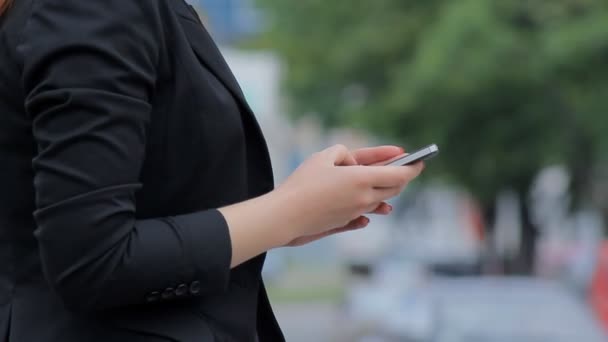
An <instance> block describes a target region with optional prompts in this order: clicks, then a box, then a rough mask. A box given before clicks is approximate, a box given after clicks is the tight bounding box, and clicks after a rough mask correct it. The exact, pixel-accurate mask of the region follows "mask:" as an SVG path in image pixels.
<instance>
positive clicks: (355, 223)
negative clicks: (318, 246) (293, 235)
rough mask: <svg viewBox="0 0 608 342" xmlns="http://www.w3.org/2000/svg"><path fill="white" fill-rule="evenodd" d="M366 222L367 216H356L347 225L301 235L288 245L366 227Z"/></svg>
mask: <svg viewBox="0 0 608 342" xmlns="http://www.w3.org/2000/svg"><path fill="white" fill-rule="evenodd" d="M368 224H369V219H368V218H367V217H365V216H359V217H358V218H356V219H354V220H352V221H350V222H349V223H348V224H347V225H345V226H343V227H339V228H334V229H331V230H328V231H326V232H323V233H319V234H315V235H309V236H303V237H300V238H298V239H296V240H294V241H292V242H291V243H290V244H289V245H290V246H301V245H305V244H308V243H311V242H314V241H317V240H321V239H323V238H326V237H328V236H331V235H334V234H339V233H344V232H347V231H352V230H357V229H362V228H365V227H367V225H368Z"/></svg>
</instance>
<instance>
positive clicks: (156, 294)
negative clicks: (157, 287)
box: [146, 291, 160, 303]
mask: <svg viewBox="0 0 608 342" xmlns="http://www.w3.org/2000/svg"><path fill="white" fill-rule="evenodd" d="M159 299H160V293H159V292H156V291H154V292H151V293H150V294H148V295H147V296H146V302H147V303H154V302H158V300H159Z"/></svg>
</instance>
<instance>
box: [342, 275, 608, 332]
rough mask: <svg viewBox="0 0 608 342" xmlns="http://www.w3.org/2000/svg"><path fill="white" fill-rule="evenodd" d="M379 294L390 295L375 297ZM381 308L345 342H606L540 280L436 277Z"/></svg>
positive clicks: (558, 289)
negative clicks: (372, 318) (357, 332)
mask: <svg viewBox="0 0 608 342" xmlns="http://www.w3.org/2000/svg"><path fill="white" fill-rule="evenodd" d="M368 290H370V291H374V290H373V289H368ZM381 294H383V295H385V296H386V295H390V294H389V293H387V292H386V291H382V290H380V291H379V292H376V295H380V296H381ZM384 302H385V303H391V304H390V305H389V304H386V305H385V306H384V308H385V310H384V311H383V312H380V310H377V309H376V311H375V312H376V313H377V316H376V317H375V319H374V322H375V324H373V325H372V324H369V322H370V321H371V319H370V318H369V317H368V319H367V325H366V326H365V329H363V330H360V331H359V334H358V335H351V336H349V338H350V341H386V342H389V341H391V342H392V341H401V342H406V341H407V342H410V341H412V342H413V341H415V342H514V341H517V342H545V341H551V342H580V341H585V342H602V341H608V338H607V337H606V335H604V332H603V331H602V329H601V327H600V325H599V323H598V321H597V319H596V318H595V317H594V316H593V313H592V312H591V310H590V308H588V307H587V305H586V304H585V302H584V300H582V299H581V298H579V297H577V296H576V295H575V294H574V293H573V292H571V291H569V290H568V289H567V288H566V287H564V286H562V285H560V284H558V283H554V282H550V281H546V280H541V279H534V278H524V277H521V278H503V277H461V278H446V277H437V278H432V279H430V280H429V281H427V282H422V283H419V286H417V287H410V288H409V289H408V290H406V291H402V292H401V293H400V294H396V292H393V296H392V298H391V299H386V298H385V299H384ZM353 323H354V324H353ZM350 324H351V325H354V326H361V325H360V324H358V323H356V322H351V323H350Z"/></svg>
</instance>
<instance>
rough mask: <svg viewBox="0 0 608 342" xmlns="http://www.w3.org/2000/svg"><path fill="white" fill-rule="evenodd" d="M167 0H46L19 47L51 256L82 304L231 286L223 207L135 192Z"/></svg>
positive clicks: (39, 233)
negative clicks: (156, 208) (189, 207)
mask: <svg viewBox="0 0 608 342" xmlns="http://www.w3.org/2000/svg"><path fill="white" fill-rule="evenodd" d="M157 2H160V1H157V0H145V1H138V0H103V1H83V0H36V1H33V3H34V5H33V8H32V13H31V17H30V18H29V21H28V23H27V26H26V28H25V30H24V32H23V39H22V41H21V43H20V45H19V47H18V52H19V54H20V56H21V58H22V59H23V79H22V81H23V88H24V91H25V95H26V96H25V98H26V100H25V107H26V112H27V114H28V116H30V117H31V120H32V129H33V137H34V140H35V145H36V147H37V149H36V150H37V153H36V156H35V158H34V160H33V168H34V185H35V190H36V207H37V209H36V211H35V213H34V216H35V220H36V223H37V229H36V231H35V236H36V238H37V240H38V242H39V247H40V253H41V260H42V267H43V270H44V273H45V276H46V277H47V279H48V281H49V283H50V284H51V286H52V287H53V289H54V290H55V291H56V292H57V294H58V295H59V296H61V298H62V299H63V300H64V302H65V303H66V305H67V306H68V307H70V308H72V309H73V310H82V311H91V310H92V311H95V310H100V309H107V308H116V307H121V306H126V305H134V304H146V303H152V302H159V301H172V300H176V299H178V298H187V297H192V296H209V295H213V294H216V293H217V292H220V291H224V290H225V289H226V287H227V284H228V278H229V273H230V258H231V245H230V236H229V232H228V227H227V224H226V221H225V220H224V218H223V217H222V215H221V214H220V212H219V211H217V210H208V211H202V212H198V213H193V214H189V215H183V216H177V217H162V218H155V219H146V220H138V219H136V210H137V206H136V203H135V197H134V193H135V191H136V190H137V189H138V188H139V187H141V186H142V184H140V183H139V174H140V171H141V168H142V163H143V159H144V154H145V145H146V126H147V124H148V123H149V121H150V119H151V118H150V113H151V104H150V103H151V100H150V96H151V94H152V93H153V90H154V87H155V82H156V80H157V69H158V64H159V56H160V55H161V51H162V49H164V48H165V46H164V38H163V33H162V32H163V26H162V24H161V22H162V21H161V19H160V18H161V17H162V15H163V13H162V11H163V10H161V9H160V6H159V5H158V4H157Z"/></svg>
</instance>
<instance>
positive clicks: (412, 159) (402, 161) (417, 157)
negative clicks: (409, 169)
mask: <svg viewBox="0 0 608 342" xmlns="http://www.w3.org/2000/svg"><path fill="white" fill-rule="evenodd" d="M438 153H439V147H438V146H437V145H435V144H433V145H429V146H427V147H425V148H421V149H419V150H418V151H416V152H412V153H407V154H403V155H401V156H397V157H395V158H393V159H391V160H389V161H388V162H386V163H385V164H384V165H388V166H405V165H411V164H414V163H416V162H419V161H421V160H427V159H430V158H433V157H434V156H436V155H437V154H438Z"/></svg>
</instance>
